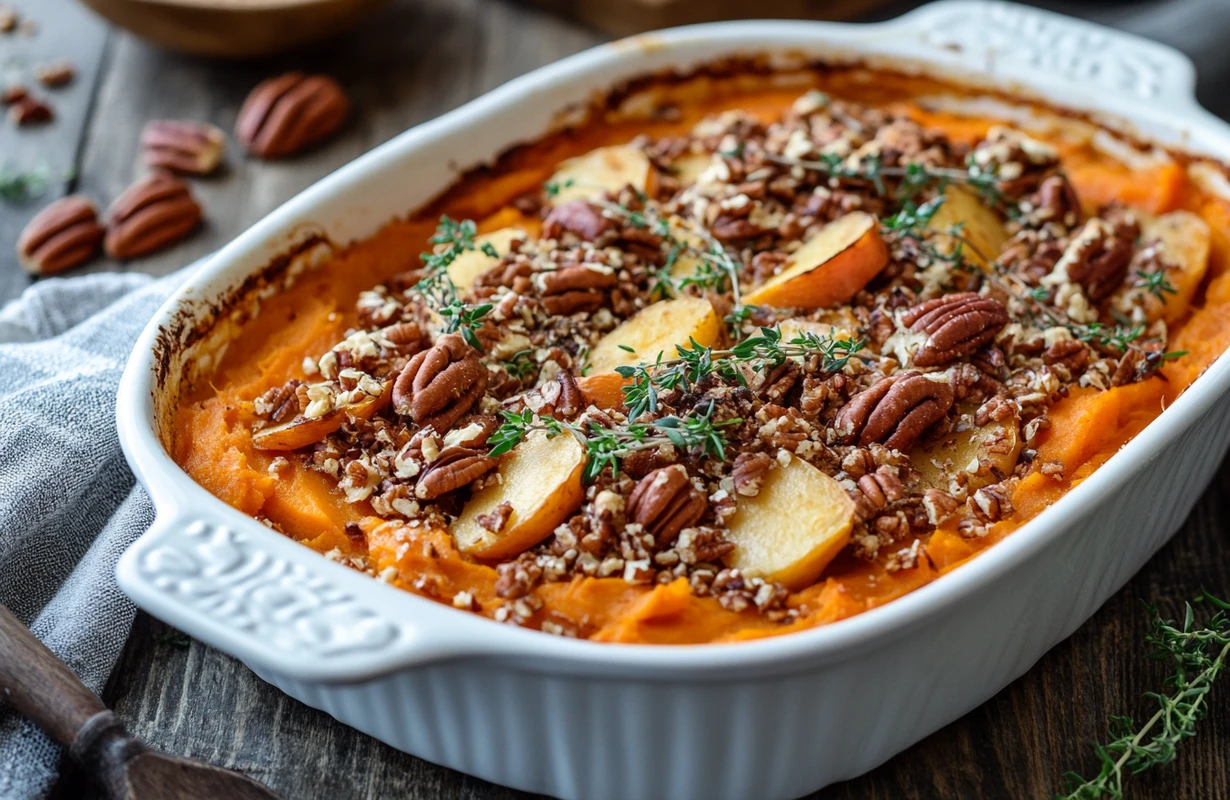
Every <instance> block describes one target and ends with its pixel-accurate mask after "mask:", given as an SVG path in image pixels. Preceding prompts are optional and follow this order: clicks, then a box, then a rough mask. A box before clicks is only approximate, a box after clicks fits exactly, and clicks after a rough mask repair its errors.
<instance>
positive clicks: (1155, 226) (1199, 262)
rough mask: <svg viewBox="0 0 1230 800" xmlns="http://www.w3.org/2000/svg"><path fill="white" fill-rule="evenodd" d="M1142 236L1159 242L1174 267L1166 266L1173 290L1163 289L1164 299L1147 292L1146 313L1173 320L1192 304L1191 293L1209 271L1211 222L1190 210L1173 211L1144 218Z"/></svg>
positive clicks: (1154, 316)
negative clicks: (1165, 290) (1164, 290)
mask: <svg viewBox="0 0 1230 800" xmlns="http://www.w3.org/2000/svg"><path fill="white" fill-rule="evenodd" d="M1140 238H1141V240H1142V241H1144V242H1148V241H1150V240H1156V241H1157V242H1158V243H1159V245H1160V247H1161V249H1162V260H1163V261H1165V262H1166V263H1167V264H1168V265H1170V266H1171V267H1172V268H1171V269H1167V270H1166V278H1167V279H1168V280H1169V281H1170V285H1171V287H1173V288H1174V292H1163V297H1164V299H1163V300H1158V299H1157V298H1156V297H1155V296H1151V295H1148V296H1146V298H1145V302H1146V303H1148V304H1149V305H1148V306H1146V313H1147V314H1148V315H1149V318H1150V319H1164V320H1166V322H1174V321H1175V320H1177V319H1178V318H1179V317H1181V316H1183V314H1184V313H1185V312H1186V311H1187V309H1188V308H1189V307H1190V306H1191V302H1192V297H1193V296H1194V295H1195V294H1196V289H1197V288H1198V287H1199V286H1200V282H1201V281H1202V280H1204V274H1205V272H1206V271H1208V267H1209V242H1210V233H1209V225H1208V223H1207V222H1205V221H1204V220H1202V219H1201V218H1200V217H1198V216H1196V215H1195V214H1193V213H1191V212H1190V211H1171V212H1170V213H1169V214H1162V215H1161V216H1160V217H1152V218H1145V219H1143V220H1141V226H1140ZM1133 277H1136V276H1133ZM1134 291H1137V292H1139V291H1140V289H1139V288H1135V289H1134Z"/></svg>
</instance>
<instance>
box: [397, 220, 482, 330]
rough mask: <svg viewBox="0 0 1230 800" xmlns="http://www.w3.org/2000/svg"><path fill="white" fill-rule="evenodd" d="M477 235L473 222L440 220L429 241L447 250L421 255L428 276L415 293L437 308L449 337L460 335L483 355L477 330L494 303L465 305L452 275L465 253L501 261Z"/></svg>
mask: <svg viewBox="0 0 1230 800" xmlns="http://www.w3.org/2000/svg"><path fill="white" fill-rule="evenodd" d="M477 235H478V229H477V227H476V226H475V224H474V221H473V220H469V219H466V220H461V221H460V222H458V221H456V220H453V219H450V218H449V217H448V216H447V215H446V216H442V217H440V225H439V226H438V227H437V228H436V232H435V234H434V235H433V236H432V237H431V239H430V240H429V241H430V242H431V243H432V244H434V245H444V247H443V248H441V249H438V250H435V251H433V252H430V253H423V254H421V256H420V258H422V260H423V269H424V275H423V278H422V280H420V281H419V282H418V283H416V284H415V285H414V291H416V292H418V293H419V294H420V295H422V296H423V297H424V299H426V300H427V301H429V302H430V303H431V304H432V305H434V306H435V309H436V312H437V313H438V314H439V315H440V316H441V317H443V318H444V320H445V330H446V332H447V333H457V332H460V333H461V336H462V338H464V339H465V340H466V342H467V343H468V344H469V345H470V346H471V347H473V348H474V349H475V350H478V351H479V352H482V350H483V347H482V344H481V343H480V342H479V340H478V335H477V334H475V332H474V329H475V328H476V327H477V326H479V325H481V324H482V320H483V318H484V317H486V316H487V314H489V313H490V312H491V309H492V307H493V306H492V305H491V304H490V303H483V304H482V305H478V306H471V305H468V304H466V303H464V302H462V300H461V298H460V297H459V296H458V293H457V285H456V284H454V283H453V279H452V278H451V277H449V274H448V268H449V267H450V266H452V264H453V262H454V261H456V260H457V259H458V257H460V256H461V254H462V253H466V252H471V251H474V250H480V251H481V252H482V253H484V254H485V255H488V256H490V257H492V258H499V257H500V254H499V252H497V251H496V249H495V248H494V247H493V246H492V245H491V243H490V242H483V243H481V244H479V243H478V242H476V241H475V236H477Z"/></svg>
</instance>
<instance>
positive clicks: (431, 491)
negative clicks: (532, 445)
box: [414, 447, 500, 500]
mask: <svg viewBox="0 0 1230 800" xmlns="http://www.w3.org/2000/svg"><path fill="white" fill-rule="evenodd" d="M499 464H500V460H499V459H498V458H491V457H490V456H488V455H486V454H485V453H481V452H479V451H478V450H473V449H471V448H469V447H450V448H448V449H446V450H445V451H444V452H442V453H441V454H440V455H439V457H438V458H436V460H435V461H433V462H432V463H431V466H429V467H428V468H427V471H426V472H424V473H423V474H422V476H420V477H419V480H418V483H417V484H415V486H414V496H415V497H417V498H418V499H420V500H434V499H435V498H437V497H439V496H440V495H443V494H448V493H449V492H454V491H456V490H458V489H460V488H461V487H462V486H468V485H469V484H471V483H473V482H474V481H476V480H478V479H479V478H481V477H482V476H484V475H486V474H487V473H488V472H490V471H491V470H493V469H495V468H496V467H497V466H499Z"/></svg>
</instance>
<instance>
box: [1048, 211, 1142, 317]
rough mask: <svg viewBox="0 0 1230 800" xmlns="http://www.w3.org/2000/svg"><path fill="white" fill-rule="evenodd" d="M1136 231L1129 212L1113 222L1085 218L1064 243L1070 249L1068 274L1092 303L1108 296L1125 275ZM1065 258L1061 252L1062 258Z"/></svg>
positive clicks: (1137, 229) (1133, 248)
mask: <svg viewBox="0 0 1230 800" xmlns="http://www.w3.org/2000/svg"><path fill="white" fill-rule="evenodd" d="M1139 232H1140V229H1139V227H1137V225H1136V223H1135V220H1134V219H1133V218H1131V217H1130V215H1125V216H1124V219H1123V220H1122V221H1115V222H1108V221H1107V220H1103V219H1091V220H1089V221H1088V222H1086V223H1085V227H1084V228H1082V229H1081V232H1080V234H1078V235H1077V237H1076V238H1075V239H1074V240H1073V241H1072V244H1070V245H1069V246H1068V247H1069V250H1072V255H1071V258H1072V261H1071V263H1069V264H1068V278H1069V279H1070V280H1073V281H1076V282H1077V283H1079V284H1081V286H1083V287H1084V289H1085V294H1087V295H1089V299H1090V300H1092V301H1094V302H1095V303H1097V302H1101V301H1102V300H1105V299H1106V298H1108V297H1110V296H1111V295H1112V294H1114V292H1115V290H1116V289H1118V288H1119V286H1120V285H1121V284H1122V283H1123V279H1124V278H1125V277H1127V273H1128V267H1129V266H1130V265H1131V263H1132V254H1133V252H1134V250H1135V247H1134V242H1135V239H1136V236H1137V235H1138V234H1139ZM1073 248H1075V249H1073ZM1068 258H1069V254H1068V253H1067V252H1065V253H1064V259H1065V260H1067V259H1068Z"/></svg>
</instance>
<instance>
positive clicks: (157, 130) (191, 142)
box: [141, 119, 226, 175]
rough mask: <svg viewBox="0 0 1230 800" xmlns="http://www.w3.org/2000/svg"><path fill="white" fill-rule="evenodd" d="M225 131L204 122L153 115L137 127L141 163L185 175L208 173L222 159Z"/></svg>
mask: <svg viewBox="0 0 1230 800" xmlns="http://www.w3.org/2000/svg"><path fill="white" fill-rule="evenodd" d="M225 145H226V134H225V133H223V132H222V130H221V129H220V128H217V127H215V126H213V125H210V124H208V123H205V122H194V121H192V120H179V119H156V120H154V121H152V122H148V123H146V125H145V128H144V129H143V130H142V131H141V151H142V154H143V155H144V156H145V163H146V164H148V165H149V166H151V167H153V168H155V169H169V170H174V171H175V172H182V173H184V174H187V175H208V174H209V173H211V172H213V171H214V170H215V169H216V168H217V167H218V164H220V163H222V151H223V148H224V147H225Z"/></svg>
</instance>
